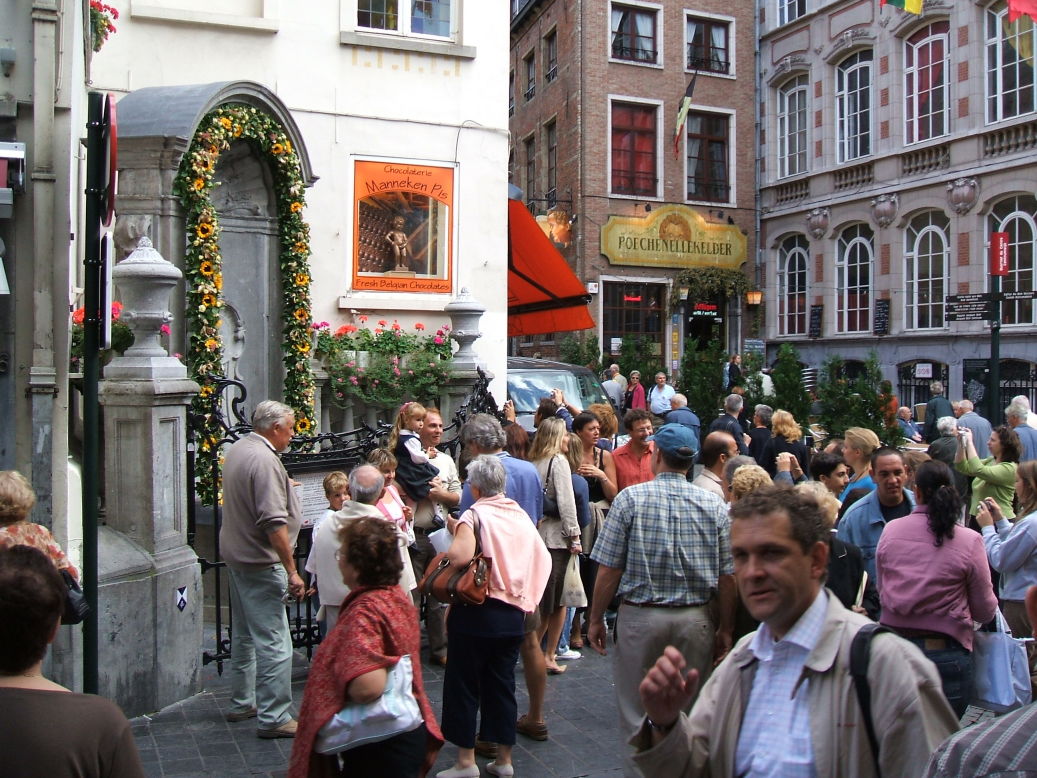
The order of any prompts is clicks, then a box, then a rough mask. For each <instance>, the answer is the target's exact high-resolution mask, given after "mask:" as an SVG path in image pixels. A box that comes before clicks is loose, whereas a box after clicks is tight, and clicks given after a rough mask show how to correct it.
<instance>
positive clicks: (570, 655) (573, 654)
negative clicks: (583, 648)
mask: <svg viewBox="0 0 1037 778" xmlns="http://www.w3.org/2000/svg"><path fill="white" fill-rule="evenodd" d="M582 658H583V654H581V653H580V652H579V651H576V650H575V649H572V648H570V649H569V650H568V651H566V652H564V653H561V654H556V655H555V659H566V660H568V659H582Z"/></svg>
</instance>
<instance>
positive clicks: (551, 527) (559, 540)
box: [529, 418, 581, 675]
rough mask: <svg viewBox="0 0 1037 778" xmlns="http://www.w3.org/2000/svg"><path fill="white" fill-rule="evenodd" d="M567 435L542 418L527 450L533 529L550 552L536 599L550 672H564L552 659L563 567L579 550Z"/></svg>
mask: <svg viewBox="0 0 1037 778" xmlns="http://www.w3.org/2000/svg"><path fill="white" fill-rule="evenodd" d="M568 434H569V433H568V431H567V430H566V429H565V422H564V421H562V420H561V419H559V418H553V419H544V421H542V422H541V423H540V426H539V427H538V428H537V434H536V436H535V437H534V438H533V445H532V446H530V449H529V461H530V462H532V463H533V464H534V465H535V466H536V469H537V472H538V473H539V474H540V481H541V483H543V485H544V497H545V500H544V502H545V505H544V515H543V516H542V517H541V518H540V521H539V522H538V524H537V530H538V531H539V532H540V537H541V538H542V539H543V541H544V544H545V545H546V546H547V550H548V551H549V552H551V575H550V577H549V578H548V581H547V587H546V588H545V589H544V594H543V597H542V598H541V600H540V630H539V637H540V640H543V639H544V635H545V634H546V635H547V647H546V650H545V652H544V661H545V663H546V664H547V672H548V673H551V674H553V675H558V674H560V673H563V672H565V669H564V668H563V667H560V666H559V665H558V662H557V661H556V660H555V649H556V648H557V647H558V638H559V636H560V635H561V634H562V626H563V624H564V623H565V608H563V607H562V587H563V583H564V580H565V568H566V566H567V565H568V563H569V556H570V555H571V554H579V553H580V551H581V545H580V524H579V522H578V521H577V518H576V495H575V493H574V492H573V483H572V470H571V469H570V468H569V460H568V459H566V456H565V450H564V448H563V447H564V446H565V445H566V444H567V443H568ZM549 500H550V501H553V502H554V505H555V510H554V512H553V513H549V512H548V511H549V508H548V505H547V504H546V503H547V502H548V501H549Z"/></svg>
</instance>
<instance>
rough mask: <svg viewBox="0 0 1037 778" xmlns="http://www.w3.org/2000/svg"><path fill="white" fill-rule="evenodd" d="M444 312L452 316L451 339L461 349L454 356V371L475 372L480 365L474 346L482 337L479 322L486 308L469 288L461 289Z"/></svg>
mask: <svg viewBox="0 0 1037 778" xmlns="http://www.w3.org/2000/svg"><path fill="white" fill-rule="evenodd" d="M443 310H444V311H445V312H446V313H447V314H449V315H450V329H451V331H450V337H451V338H453V339H454V340H456V341H457V345H458V346H459V347H460V348H458V350H457V353H455V354H454V369H455V370H475V369H476V368H477V367H478V366H479V363H478V361H477V360H476V358H475V352H474V351H473V350H472V344H473V343H475V341H476V340H478V339H479V338H481V337H482V333H481V332H480V331H479V321H480V320H481V319H482V315H483V314H484V313H486V306H484V305H483V304H482V303H480V302H479V301H478V300H476V299H474V298H473V297H472V294H471V292H469V291H468V287H461V292H460V293H459V294H458V295H457V297H456V298H454V299H453V300H452V301H451V302H449V303H447V304H446V305H445V306H444V307H443Z"/></svg>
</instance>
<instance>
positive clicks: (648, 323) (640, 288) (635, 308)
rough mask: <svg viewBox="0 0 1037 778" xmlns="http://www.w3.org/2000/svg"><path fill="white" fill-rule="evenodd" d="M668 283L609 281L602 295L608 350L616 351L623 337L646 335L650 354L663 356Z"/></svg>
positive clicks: (602, 322) (605, 340)
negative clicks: (616, 346) (616, 344)
mask: <svg viewBox="0 0 1037 778" xmlns="http://www.w3.org/2000/svg"><path fill="white" fill-rule="evenodd" d="M665 303H666V286H665V285H664V284H650V283H635V282H625V281H606V282H605V283H604V285H603V298H602V312H601V313H602V321H601V329H602V338H603V341H602V343H603V344H604V346H605V350H606V351H608V352H609V353H613V354H614V353H617V349H615V348H613V345H614V343H620V342H622V340H623V337H624V336H629V337H632V338H639V337H640V338H644V341H645V344H646V346H647V348H648V351H649V354H648V355H647V356H653V357H660V358H661V357H662V354H663V336H664V330H665V327H666V306H665Z"/></svg>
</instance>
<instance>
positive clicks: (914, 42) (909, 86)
mask: <svg viewBox="0 0 1037 778" xmlns="http://www.w3.org/2000/svg"><path fill="white" fill-rule="evenodd" d="M949 27H950V25H949V24H948V23H947V22H933V23H932V24H930V25H927V26H925V27H922V28H921V29H920V30H918V31H917V32H915V33H914V34H913V35H912V36H911V37H910V38H908V39H907V41H906V42H905V43H904V103H905V104H904V118H905V121H906V124H907V126H906V128H905V131H904V139H905V141H906V142H907V143H915V142H917V141H920V140H929V139H930V138H939V137H940V136H941V135H946V134H947V132H948V131H949V127H950V115H949V114H948V111H947V108H948V104H949V100H948V94H947V67H948V61H947V48H948V30H949Z"/></svg>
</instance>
